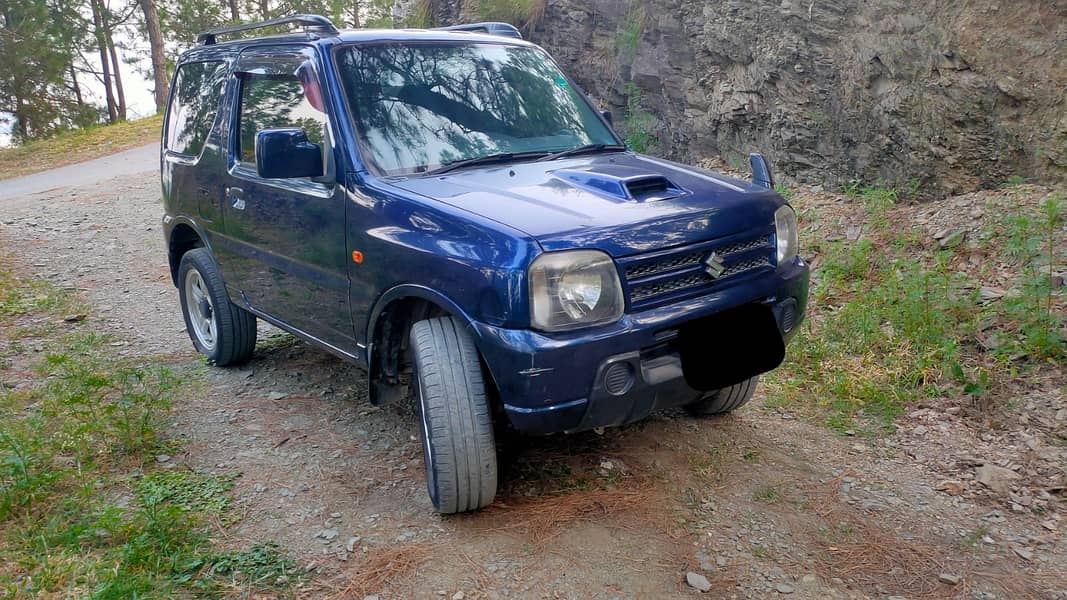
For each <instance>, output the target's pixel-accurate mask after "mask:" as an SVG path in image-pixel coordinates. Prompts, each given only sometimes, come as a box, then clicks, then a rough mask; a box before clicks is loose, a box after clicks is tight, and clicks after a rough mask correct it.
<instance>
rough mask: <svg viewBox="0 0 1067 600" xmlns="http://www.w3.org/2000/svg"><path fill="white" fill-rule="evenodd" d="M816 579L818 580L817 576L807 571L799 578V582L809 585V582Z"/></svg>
mask: <svg viewBox="0 0 1067 600" xmlns="http://www.w3.org/2000/svg"><path fill="white" fill-rule="evenodd" d="M817 580H818V578H817V577H815V576H814V575H812V574H811V573H808V574H807V575H805V576H803V577H801V578H800V583H803V584H805V585H811V584H813V583H815V582H816V581H817Z"/></svg>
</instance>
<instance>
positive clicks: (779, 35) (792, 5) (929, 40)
mask: <svg viewBox="0 0 1067 600" xmlns="http://www.w3.org/2000/svg"><path fill="white" fill-rule="evenodd" d="M492 1H493V0H466V4H467V5H468V6H465V5H464V2H463V0H458V1H457V0H437V1H436V2H434V3H433V7H434V10H433V14H434V20H435V22H437V23H439V24H450V23H455V22H459V21H461V20H476V16H475V14H474V13H475V11H476V10H477V8H476V4H475V3H476V2H492ZM533 2H534V3H535V4H536V3H537V2H538V0H533ZM528 37H529V38H530V39H532V40H533V41H534V42H537V43H539V44H541V45H542V46H544V47H545V48H546V49H547V50H549V51H550V52H551V53H552V54H553V55H554V56H555V57H556V58H557V60H558V61H560V63H561V64H562V66H563V67H564V69H565V70H566V71H567V72H568V73H570V74H571V75H572V76H574V77H575V78H576V79H577V80H578V82H579V83H580V84H581V85H582V86H583V87H585V88H586V90H587V91H588V92H589V93H590V94H591V95H592V96H593V97H594V98H596V99H597V100H598V101H600V102H601V103H602V104H603V105H604V107H605V108H610V109H612V110H613V111H614V112H615V114H616V115H617V119H616V123H617V124H619V126H620V128H625V126H626V118H625V115H626V112H627V105H628V99H630V98H634V97H636V96H639V98H640V103H639V105H640V107H641V108H642V109H643V110H645V111H647V112H648V113H650V114H651V115H652V116H653V117H654V119H653V120H652V123H651V126H650V129H651V132H652V133H653V134H654V135H655V137H656V139H657V140H658V146H659V147H658V148H657V152H658V153H660V154H663V155H666V156H670V157H673V158H678V159H682V160H688V159H693V158H699V157H704V156H707V155H709V154H715V153H718V154H722V155H724V156H726V158H727V160H729V161H730V162H732V163H739V161H742V160H744V156H745V155H746V154H747V153H748V152H750V151H756V150H759V151H761V152H763V153H764V154H765V155H767V156H768V157H769V158H770V159H771V160H772V163H773V164H774V165H775V168H776V169H777V170H778V171H779V172H781V173H784V174H785V175H788V176H790V177H792V178H794V179H797V180H800V181H806V182H812V183H816V182H817V183H822V184H826V185H831V186H837V185H842V184H844V183H846V182H848V181H850V180H853V179H858V180H861V181H863V182H868V183H873V182H875V181H877V180H879V179H881V180H883V181H884V182H885V183H886V184H888V185H892V186H895V187H897V188H899V189H902V190H911V191H914V192H917V193H919V194H921V195H928V196H934V195H942V194H945V193H949V192H963V191H969V190H972V189H975V188H979V187H992V186H996V185H999V184H1001V183H1003V182H1004V181H1005V180H1007V179H1008V178H1009V177H1010V176H1012V175H1021V176H1023V177H1038V178H1042V179H1053V180H1062V179H1065V178H1067V100H1065V95H1067V94H1065V90H1067V1H1065V0H1016V1H1012V2H1005V1H1003V0H974V1H972V2H967V3H962V4H961V3H947V4H946V3H944V2H941V1H940V0H880V1H878V2H869V1H865V0H718V1H712V0H704V1H699V0H632V2H631V1H626V2H623V1H619V0H548V1H547V6H546V10H545V13H544V16H543V18H541V19H540V20H539V21H538V22H537V23H536V24H534V26H533V27H532V31H529V32H528ZM635 92H636V94H635ZM635 104H636V103H635V102H630V105H631V106H635Z"/></svg>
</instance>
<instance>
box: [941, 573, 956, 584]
mask: <svg viewBox="0 0 1067 600" xmlns="http://www.w3.org/2000/svg"><path fill="white" fill-rule="evenodd" d="M937 580H938V581H940V582H941V583H945V584H948V585H958V584H959V582H960V576H959V575H953V574H951V573H942V574H940V575H938V576H937Z"/></svg>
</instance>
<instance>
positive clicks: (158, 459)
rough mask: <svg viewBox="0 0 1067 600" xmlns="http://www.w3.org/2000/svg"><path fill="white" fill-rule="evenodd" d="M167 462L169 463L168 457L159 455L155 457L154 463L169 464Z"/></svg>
mask: <svg viewBox="0 0 1067 600" xmlns="http://www.w3.org/2000/svg"><path fill="white" fill-rule="evenodd" d="M169 461H170V457H169V456H167V455H166V454H160V455H159V456H157V457H156V462H158V463H165V462H169Z"/></svg>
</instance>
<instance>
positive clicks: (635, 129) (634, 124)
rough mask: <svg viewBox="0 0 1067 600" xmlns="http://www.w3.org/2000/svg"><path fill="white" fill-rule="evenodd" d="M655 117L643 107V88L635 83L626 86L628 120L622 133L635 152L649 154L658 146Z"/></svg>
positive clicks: (625, 121)
mask: <svg viewBox="0 0 1067 600" xmlns="http://www.w3.org/2000/svg"><path fill="white" fill-rule="evenodd" d="M655 121H656V119H655V117H653V116H652V114H651V113H649V112H648V111H646V110H645V109H644V108H643V106H642V93H641V88H639V87H637V84H635V83H634V82H632V81H631V82H629V83H627V84H626V118H625V119H624V120H623V122H622V131H623V134H624V138H625V140H626V145H628V146H629V147H630V148H631V149H633V151H634V152H640V153H641V154H648V153H650V152H653V151H655V149H656V147H657V146H658V144H657V142H656V137H655V134H654V133H653V128H654V126H655Z"/></svg>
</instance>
